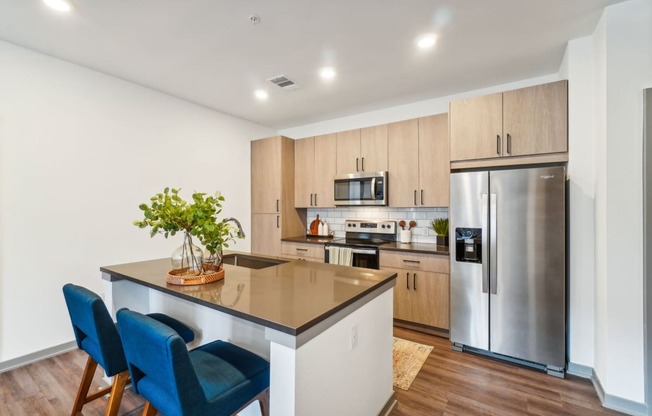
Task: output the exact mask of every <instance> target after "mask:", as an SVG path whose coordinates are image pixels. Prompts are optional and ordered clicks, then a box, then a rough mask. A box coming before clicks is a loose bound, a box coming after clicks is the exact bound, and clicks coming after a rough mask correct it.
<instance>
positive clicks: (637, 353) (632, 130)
mask: <svg viewBox="0 0 652 416" xmlns="http://www.w3.org/2000/svg"><path fill="white" fill-rule="evenodd" d="M605 17H606V35H607V37H606V42H607V43H606V70H607V78H606V81H607V84H606V104H607V113H606V129H607V130H606V132H607V134H606V138H607V143H606V150H607V151H606V172H607V183H606V212H605V214H606V217H605V218H600V217H599V218H598V221H604V223H606V225H607V228H606V235H605V236H604V237H605V238H606V239H607V243H606V244H607V264H606V266H607V281H606V285H607V287H606V293H607V298H606V304H605V305H599V306H598V307H604V308H605V309H606V310H607V316H606V319H607V321H606V323H605V324H606V326H607V333H606V334H601V335H602V336H603V338H602V339H600V342H601V343H603V345H604V347H605V350H606V357H605V358H606V360H605V362H600V363H599V364H600V370H604V373H605V374H606V376H605V377H603V376H602V375H601V374H598V375H599V376H600V379H601V380H602V382H603V386H604V389H605V392H608V393H610V394H613V395H615V396H618V397H622V398H626V399H630V400H633V401H637V402H643V401H644V399H645V397H644V366H643V362H644V355H643V323H644V321H643V312H644V308H643V287H644V285H643V200H642V187H643V182H642V178H643V170H642V150H643V89H644V88H646V87H652V1H649V0H632V1H629V2H626V3H621V4H617V5H614V6H611V7H608V8H607V9H606V10H605Z"/></svg>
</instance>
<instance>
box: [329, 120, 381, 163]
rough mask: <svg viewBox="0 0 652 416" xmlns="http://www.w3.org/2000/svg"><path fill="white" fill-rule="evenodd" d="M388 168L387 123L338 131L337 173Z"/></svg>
mask: <svg viewBox="0 0 652 416" xmlns="http://www.w3.org/2000/svg"><path fill="white" fill-rule="evenodd" d="M386 170H387V125H386V124H383V125H380V126H373V127H365V128H363V129H355V130H349V131H343V132H339V133H337V174H338V175H340V174H347V173H356V172H379V171H386Z"/></svg>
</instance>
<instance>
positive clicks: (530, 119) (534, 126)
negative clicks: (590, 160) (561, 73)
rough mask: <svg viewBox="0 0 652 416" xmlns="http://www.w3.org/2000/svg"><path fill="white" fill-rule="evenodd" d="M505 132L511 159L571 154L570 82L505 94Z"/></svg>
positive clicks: (506, 146)
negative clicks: (569, 138) (550, 154)
mask: <svg viewBox="0 0 652 416" xmlns="http://www.w3.org/2000/svg"><path fill="white" fill-rule="evenodd" d="M503 131H504V133H505V141H506V143H505V152H506V153H507V155H508V156H523V155H534V154H542V153H556V152H567V151H568V140H567V138H568V82H567V81H559V82H553V83H550V84H544V85H537V86H534V87H529V88H521V89H519V90H514V91H508V92H505V93H504V94H503Z"/></svg>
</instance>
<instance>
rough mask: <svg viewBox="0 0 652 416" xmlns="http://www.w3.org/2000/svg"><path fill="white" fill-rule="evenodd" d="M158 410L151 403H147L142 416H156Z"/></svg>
mask: <svg viewBox="0 0 652 416" xmlns="http://www.w3.org/2000/svg"><path fill="white" fill-rule="evenodd" d="M156 413H157V411H156V408H155V407H154V406H152V404H151V403H150V402H147V403H145V408H144V409H143V413H142V415H141V416H156Z"/></svg>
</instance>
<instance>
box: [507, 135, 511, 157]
mask: <svg viewBox="0 0 652 416" xmlns="http://www.w3.org/2000/svg"><path fill="white" fill-rule="evenodd" d="M507 154H508V155H511V154H512V135H511V134H507Z"/></svg>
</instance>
